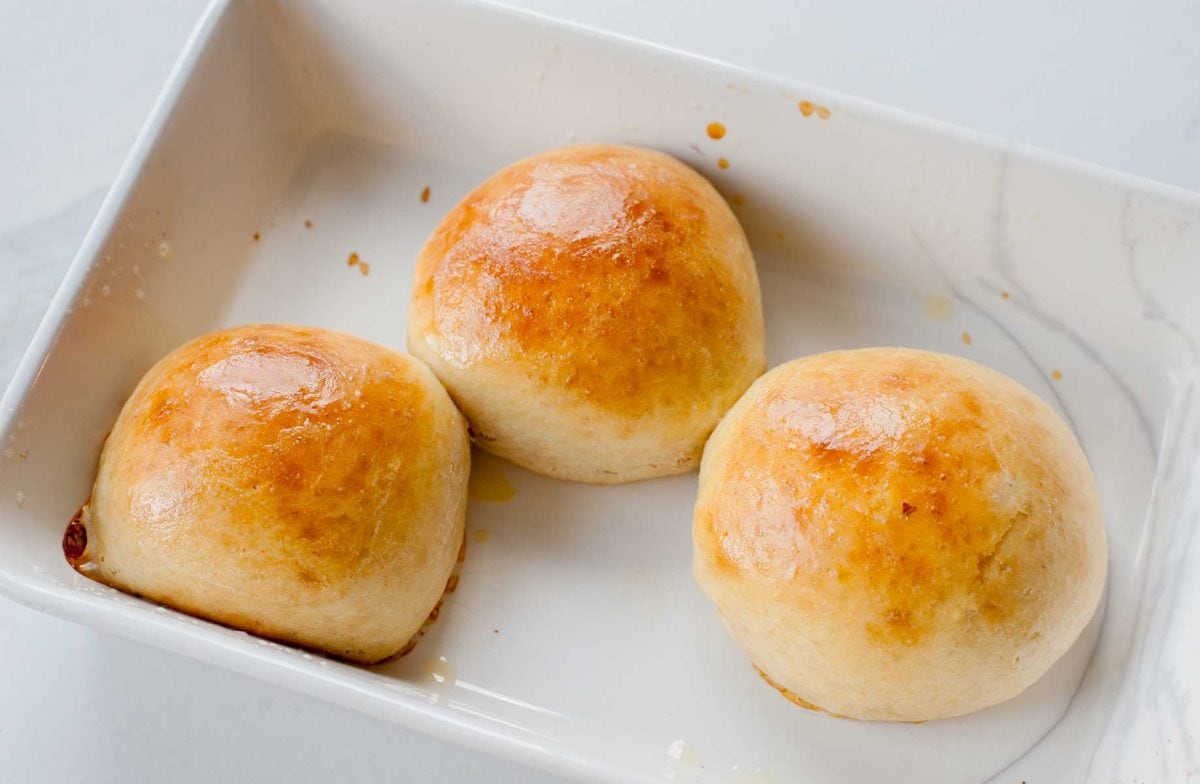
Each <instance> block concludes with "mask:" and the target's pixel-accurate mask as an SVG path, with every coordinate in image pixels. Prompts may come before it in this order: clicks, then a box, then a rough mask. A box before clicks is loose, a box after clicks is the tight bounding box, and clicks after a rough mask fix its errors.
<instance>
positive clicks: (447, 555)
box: [64, 325, 470, 663]
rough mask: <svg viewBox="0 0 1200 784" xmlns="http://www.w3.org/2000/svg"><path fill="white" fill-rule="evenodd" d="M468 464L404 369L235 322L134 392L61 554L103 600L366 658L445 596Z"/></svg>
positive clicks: (299, 331) (404, 633)
mask: <svg viewBox="0 0 1200 784" xmlns="http://www.w3.org/2000/svg"><path fill="white" fill-rule="evenodd" d="M469 471H470V451H469V445H468V441H467V433H466V425H465V422H464V421H463V418H462V416H461V415H460V414H459V413H458V411H457V410H456V409H455V407H454V404H453V403H452V402H451V400H450V398H449V397H448V396H447V395H446V392H445V391H444V390H443V389H442V387H441V385H439V384H438V382H437V379H435V378H434V377H433V374H432V373H430V372H429V370H428V369H427V368H426V367H425V366H424V365H422V364H421V363H420V362H418V361H416V360H414V359H413V358H412V357H409V356H406V355H404V354H400V353H397V352H395V351H392V350H390V349H386V348H384V347H382V346H378V345H375V344H373V343H368V342H367V341H365V340H360V339H358V338H355V337H352V336H350V335H344V334H340V333H336V332H329V331H327V330H322V329H312V328H306V327H291V326H271V325H255V326H245V327H238V328H235V329H230V330H225V331H223V332H216V333H213V334H211V335H205V336H204V337H201V338H197V339H196V340H193V341H192V342H190V343H187V344H186V345H184V346H182V347H180V348H178V349H176V350H175V351H173V352H171V353H170V354H169V355H167V357H166V358H164V359H163V360H162V361H160V362H159V363H158V364H157V365H155V366H154V367H153V368H151V369H150V371H149V372H148V373H147V374H146V376H145V378H143V379H142V381H141V383H140V384H138V386H137V389H135V390H134V392H133V395H132V397H130V398H129V400H128V401H127V402H126V403H125V407H124V408H123V409H122V411H121V415H120V417H119V418H118V419H117V423H116V425H115V426H114V427H113V430H112V433H111V434H110V435H109V437H108V441H107V442H106V443H105V445H104V450H103V452H102V453H101V456H100V468H99V472H98V474H97V477H96V484H95V487H94V489H93V491H92V497H91V499H90V500H89V501H88V503H87V505H86V506H85V507H84V508H83V510H82V511H81V513H80V516H79V517H78V518H77V519H76V520H75V521H73V522H72V524H71V526H70V527H69V528H68V530H67V534H66V537H65V538H64V550H65V551H66V554H67V557H68V560H70V561H71V562H72V565H73V566H75V567H76V568H77V569H79V571H80V572H82V573H83V574H85V575H87V576H88V577H91V578H93V579H96V580H99V581H100V582H103V583H106V584H108V585H111V586H113V587H115V588H120V589H121V590H124V591H129V592H130V593H135V594H139V595H141V596H144V597H146V598H148V599H151V600H154V601H157V602H161V603H163V604H166V605H170V606H172V607H175V608H177V609H180V610H183V611H184V612H188V613H191V614H193V615H198V616H201V617H204V618H208V619H210V620H213V621H217V622H219V623H223V624H226V625H228V626H234V627H237V628H239V629H245V630H246V631H249V632H253V633H255V634H259V635H262V636H264V637H270V638H273V639H277V640H282V641H285V642H291V643H296V644H299V645H302V646H305V647H309V648H315V649H318V650H321V651H325V652H327V653H330V654H332V655H334V656H338V657H340V658H343V659H348V660H351V661H356V662H363V663H370V662H376V661H379V660H382V659H385V658H388V657H390V656H393V655H395V654H397V653H400V652H402V651H403V650H404V648H405V646H406V645H407V644H408V643H409V641H410V640H412V639H413V638H414V635H416V633H417V632H418V630H419V629H420V628H421V626H422V624H423V623H424V622H425V620H426V619H427V618H428V617H429V615H430V613H431V612H432V611H433V609H434V608H435V606H437V604H438V602H439V601H440V599H441V597H442V594H443V592H444V591H445V589H446V583H447V580H448V579H449V577H450V575H451V572H452V570H453V569H454V566H455V564H456V561H457V559H458V555H459V552H460V549H461V548H462V544H463V524H464V516H465V511H466V488H467V475H468V473H469Z"/></svg>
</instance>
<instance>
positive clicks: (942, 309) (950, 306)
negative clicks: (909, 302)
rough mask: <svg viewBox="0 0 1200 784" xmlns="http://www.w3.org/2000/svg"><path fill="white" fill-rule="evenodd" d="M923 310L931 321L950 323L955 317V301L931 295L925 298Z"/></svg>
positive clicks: (938, 295)
mask: <svg viewBox="0 0 1200 784" xmlns="http://www.w3.org/2000/svg"><path fill="white" fill-rule="evenodd" d="M922 310H923V311H924V312H925V318H927V319H929V320H930V321H949V320H950V318H951V317H952V316H953V315H954V301H953V300H951V299H948V298H946V297H943V296H941V295H940V294H930V295H929V296H928V297H926V298H925V302H924V304H923V306H922Z"/></svg>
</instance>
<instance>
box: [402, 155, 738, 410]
mask: <svg viewBox="0 0 1200 784" xmlns="http://www.w3.org/2000/svg"><path fill="white" fill-rule="evenodd" d="M410 325H411V326H410V329H411V333H410V345H411V344H412V342H413V341H419V342H425V343H426V344H428V345H429V346H430V347H432V348H433V349H434V350H435V352H436V353H437V354H439V355H440V356H442V357H444V358H445V359H446V360H448V361H449V362H450V363H451V364H454V365H456V366H459V367H469V366H473V365H477V364H490V365H494V366H505V365H516V366H518V367H519V368H520V370H519V372H520V373H521V374H522V375H529V376H531V377H533V378H536V379H537V380H538V381H539V382H541V383H542V384H543V385H547V386H553V387H556V388H559V389H562V390H564V391H566V392H567V393H569V394H571V395H573V396H575V397H576V398H577V399H579V400H583V401H586V402H587V403H589V404H590V405H592V406H595V407H597V408H599V409H602V410H604V411H607V412H609V413H612V414H616V415H620V416H628V417H633V418H637V417H643V416H648V415H654V416H672V415H684V414H686V413H689V412H690V411H691V409H692V406H693V401H694V400H695V399H697V398H699V399H703V400H704V402H703V404H702V406H703V407H704V408H705V409H707V408H708V407H709V405H710V403H709V401H708V399H707V398H709V397H711V396H712V390H714V389H715V390H720V391H721V392H722V393H724V394H725V396H727V397H729V400H728V401H726V402H725V407H727V406H728V405H731V404H732V402H733V400H734V399H736V396H737V394H738V393H740V392H741V391H742V390H743V389H744V388H745V386H746V384H748V383H749V380H750V379H752V378H753V377H754V376H755V375H757V373H758V372H760V371H761V365H762V313H761V304H760V298H759V293H758V282H757V277H756V274H755V269H754V262H753V257H752V256H751V253H750V248H749V245H748V244H747V242H746V238H745V236H744V234H743V233H742V230H741V227H740V226H739V225H738V222H737V220H736V218H735V217H734V216H733V214H732V213H731V212H730V210H729V208H728V206H727V205H726V204H725V202H724V201H723V200H722V199H721V197H720V195H719V194H718V193H717V192H716V191H715V190H714V189H713V187H712V186H711V185H710V184H709V183H708V182H707V181H706V180H704V178H702V177H701V176H700V175H698V174H697V173H695V172H694V171H692V170H691V169H689V168H688V167H687V166H685V165H683V164H682V163H680V162H679V161H677V160H675V159H674V158H672V157H670V156H668V155H665V154H662V153H658V152H654V151H651V150H643V149H637V148H632V147H621V146H613V145H598V144H596V145H580V146H575V147H567V148H563V149H559V150H554V151H551V152H547V153H544V154H541V155H537V156H534V157H532V158H528V159H526V160H523V161H520V162H518V163H515V164H513V165H511V166H508V167H507V168H505V169H503V170H501V171H500V172H498V173H497V174H496V175H495V176H493V177H491V178H490V179H488V180H487V181H486V182H484V183H483V184H482V185H480V186H479V187H478V188H476V189H475V190H474V191H473V192H472V193H470V194H469V195H468V196H467V197H466V198H465V199H463V201H462V202H461V203H460V204H459V205H458V206H457V207H455V208H454V210H452V211H451V212H450V214H449V215H447V216H446V218H445V219H444V220H443V221H442V223H441V224H440V225H439V226H438V228H437V229H436V230H435V231H434V233H433V235H432V237H431V238H430V239H429V242H428V243H427V244H426V246H425V248H424V250H423V251H422V252H421V256H420V259H419V261H418V266H417V273H416V281H415V287H414V303H413V316H412V320H411V322H410ZM418 353H420V352H418ZM750 365H753V366H754V368H753V370H752V371H750V372H749V373H748V372H747V367H748V366H750ZM722 410H724V408H722Z"/></svg>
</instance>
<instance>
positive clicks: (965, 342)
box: [962, 332, 974, 346]
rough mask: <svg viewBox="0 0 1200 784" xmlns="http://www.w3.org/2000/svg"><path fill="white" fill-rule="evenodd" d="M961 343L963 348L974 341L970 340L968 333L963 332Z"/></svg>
mask: <svg viewBox="0 0 1200 784" xmlns="http://www.w3.org/2000/svg"><path fill="white" fill-rule="evenodd" d="M962 341H963V345H965V346H969V345H971V343H973V342H974V341H973V340H972V339H971V333H970V332H964V333H963V334H962Z"/></svg>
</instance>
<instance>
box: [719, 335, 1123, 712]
mask: <svg viewBox="0 0 1200 784" xmlns="http://www.w3.org/2000/svg"><path fill="white" fill-rule="evenodd" d="M701 477H702V479H701V481H702V490H701V498H700V501H699V503H698V505H697V514H696V520H695V534H696V547H697V555H698V558H699V559H700V562H701V563H700V567H701V568H702V569H703V570H706V571H707V572H709V573H711V574H712V575H713V577H714V579H717V580H718V581H726V580H728V581H731V584H736V583H739V582H740V583H752V584H755V585H766V584H775V585H779V584H786V585H787V586H788V587H787V591H786V597H787V599H786V601H787V602H789V603H791V604H793V605H795V606H796V607H798V608H803V609H804V611H805V612H813V613H820V612H822V609H821V608H825V609H826V610H828V611H829V612H835V613H836V614H837V617H838V618H840V619H841V620H839V621H837V623H840V624H846V630H845V631H844V632H838V634H839V635H843V634H844V635H845V636H848V637H849V636H857V637H859V638H860V639H862V640H863V641H864V642H870V643H872V644H879V645H882V646H884V647H896V646H899V647H913V646H921V645H922V644H923V643H926V642H927V641H929V640H932V639H935V638H937V639H940V640H941V641H943V642H949V641H951V640H952V641H953V642H954V644H966V645H980V646H985V645H986V644H987V643H986V640H988V639H990V638H994V637H995V636H1001V637H1003V636H1010V637H1011V638H1013V639H1017V640H1027V639H1037V638H1039V637H1040V636H1041V635H1042V634H1044V633H1050V632H1049V630H1052V629H1057V627H1058V625H1063V626H1065V627H1067V629H1068V631H1067V636H1068V637H1069V640H1073V639H1074V636H1075V635H1077V634H1078V632H1079V630H1080V629H1082V627H1083V625H1084V624H1086V622H1087V620H1088V618H1090V616H1091V613H1092V611H1093V610H1094V608H1095V602H1096V600H1097V598H1098V596H1099V589H1100V586H1101V585H1102V583H1103V576H1104V571H1105V565H1104V558H1105V547H1104V531H1103V525H1102V523H1101V521H1100V513H1099V508H1098V499H1097V496H1096V491H1095V486H1094V484H1093V480H1092V477H1091V473H1090V470H1089V468H1088V465H1087V461H1086V459H1085V458H1084V456H1083V453H1082V452H1081V451H1080V449H1079V446H1078V444H1077V443H1076V441H1075V439H1074V437H1073V436H1072V434H1071V433H1070V431H1069V430H1068V429H1067V428H1066V426H1065V425H1064V424H1063V423H1062V421H1061V420H1060V419H1059V418H1058V417H1057V416H1056V415H1055V414H1054V413H1053V412H1052V411H1051V410H1050V408H1049V407H1048V406H1047V405H1046V404H1045V403H1043V402H1042V401H1041V400H1040V399H1038V398H1037V397H1035V396H1034V395H1033V394H1031V393H1029V392H1028V391H1026V390H1025V389H1024V388H1022V387H1021V386H1019V385H1018V384H1017V383H1016V382H1014V381H1012V380H1010V379H1008V378H1007V377H1005V376H1003V375H1001V374H999V373H996V372H994V371H992V370H989V369H987V368H985V367H983V366H981V365H978V364H976V363H973V362H970V361H967V360H963V359H958V358H955V357H950V356H944V355H938V354H932V353H928V352H923V351H914V350H906V349H866V350H860V351H845V352H833V353H829V354H821V355H817V356H812V357H807V358H805V359H801V360H797V361H795V362H791V363H788V364H786V365H783V366H781V367H778V368H776V369H774V370H772V371H771V372H770V373H768V374H767V375H766V376H764V377H763V378H762V379H760V380H759V381H758V382H757V383H756V384H755V385H754V386H753V387H752V388H751V389H750V391H749V392H747V394H746V396H745V397H744V398H743V399H742V401H740V402H739V403H738V405H737V406H736V407H735V408H734V410H733V411H731V412H730V414H729V416H728V417H727V419H726V420H725V421H724V422H723V423H722V424H721V426H720V427H719V428H718V430H717V432H716V434H714V436H713V439H712V440H711V441H710V443H709V446H708V449H707V451H706V453H705V456H704V464H703V467H702V470H701ZM1081 586H1088V587H1087V588H1086V589H1084V588H1082V587H1081ZM860 632H861V635H860ZM1053 633H1054V634H1055V636H1057V635H1058V631H1054V632H1053ZM1064 650H1065V648H1064ZM1059 653H1061V651H1059ZM826 707H828V706H826Z"/></svg>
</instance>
